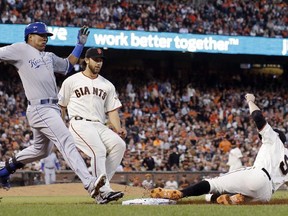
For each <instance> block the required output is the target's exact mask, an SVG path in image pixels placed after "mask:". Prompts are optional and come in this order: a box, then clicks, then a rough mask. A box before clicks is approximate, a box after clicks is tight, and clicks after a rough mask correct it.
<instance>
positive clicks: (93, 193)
mask: <svg viewBox="0 0 288 216" xmlns="http://www.w3.org/2000/svg"><path fill="white" fill-rule="evenodd" d="M105 183H106V175H105V174H101V175H100V176H99V177H98V178H97V179H96V181H95V182H94V184H93V186H92V187H91V189H90V188H88V192H89V193H90V196H91V197H92V198H95V197H96V196H97V195H98V194H99V193H100V191H99V190H100V188H101V187H102V186H103V185H105Z"/></svg>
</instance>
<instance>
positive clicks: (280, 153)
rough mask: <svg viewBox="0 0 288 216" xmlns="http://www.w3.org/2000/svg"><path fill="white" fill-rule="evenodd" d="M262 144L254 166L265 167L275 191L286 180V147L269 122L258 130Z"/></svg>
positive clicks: (287, 176) (287, 158)
mask: <svg viewBox="0 0 288 216" xmlns="http://www.w3.org/2000/svg"><path fill="white" fill-rule="evenodd" d="M259 133H260V134H261V136H262V146H261V148H260V149H259V152H258V154H257V157H256V159H255V162H254V167H257V168H265V169H266V170H267V171H268V173H269V174H270V176H271V178H272V183H273V189H274V190H275V191H276V190H277V189H278V188H279V187H280V186H281V185H282V184H284V183H285V182H288V149H287V148H285V147H284V145H283V143H282V142H281V140H280V139H279V137H278V133H276V132H275V131H274V130H273V128H271V126H270V125H269V124H266V126H265V127H264V128H263V129H262V130H261V131H260V132H259Z"/></svg>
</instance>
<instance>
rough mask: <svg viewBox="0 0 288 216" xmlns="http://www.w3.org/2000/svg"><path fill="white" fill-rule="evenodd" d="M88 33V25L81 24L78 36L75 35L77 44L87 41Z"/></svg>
mask: <svg viewBox="0 0 288 216" xmlns="http://www.w3.org/2000/svg"><path fill="white" fill-rule="evenodd" d="M89 34H90V31H88V27H86V26H83V27H82V28H81V29H79V31H78V36H77V44H80V45H83V46H84V45H85V43H86V42H87V38H88V35H89Z"/></svg>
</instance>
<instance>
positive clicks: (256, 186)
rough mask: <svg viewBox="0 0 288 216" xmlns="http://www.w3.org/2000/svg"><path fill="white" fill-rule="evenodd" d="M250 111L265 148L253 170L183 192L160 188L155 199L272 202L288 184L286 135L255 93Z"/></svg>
mask: <svg viewBox="0 0 288 216" xmlns="http://www.w3.org/2000/svg"><path fill="white" fill-rule="evenodd" d="M245 98H246V101H247V103H248V106H249V112H250V114H251V116H252V118H253V120H254V122H255V124H256V126H257V129H258V131H259V134H260V135H259V136H261V138H262V145H261V147H260V149H259V152H258V154H257V156H256V159H255V162H254V165H253V166H252V167H247V168H242V169H238V170H235V171H232V172H228V173H226V174H224V175H222V176H220V177H215V178H212V179H205V180H203V181H201V182H199V183H197V184H195V185H192V186H190V187H187V188H185V189H183V190H180V191H179V190H165V189H162V188H157V189H154V190H152V191H151V196H152V197H159V198H170V199H180V198H182V197H188V196H199V195H202V194H208V193H212V194H213V195H212V197H211V201H216V202H217V203H219V204H241V203H243V202H246V201H261V202H268V201H269V200H270V199H271V197H272V194H273V193H274V191H276V190H277V189H278V188H279V187H280V186H281V185H283V184H284V183H287V182H288V149H287V148H285V147H284V144H285V142H286V137H285V134H284V133H283V132H282V131H280V130H278V129H272V127H271V126H270V125H269V124H268V123H267V122H266V120H265V117H264V116H263V115H262V112H261V111H260V109H259V108H258V106H257V105H255V103H254V101H255V97H254V95H253V94H246V96H245Z"/></svg>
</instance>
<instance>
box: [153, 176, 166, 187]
mask: <svg viewBox="0 0 288 216" xmlns="http://www.w3.org/2000/svg"><path fill="white" fill-rule="evenodd" d="M157 187H161V188H164V187H165V183H164V181H163V179H162V178H160V177H159V178H157V179H156V182H155V184H154V188H157Z"/></svg>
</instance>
